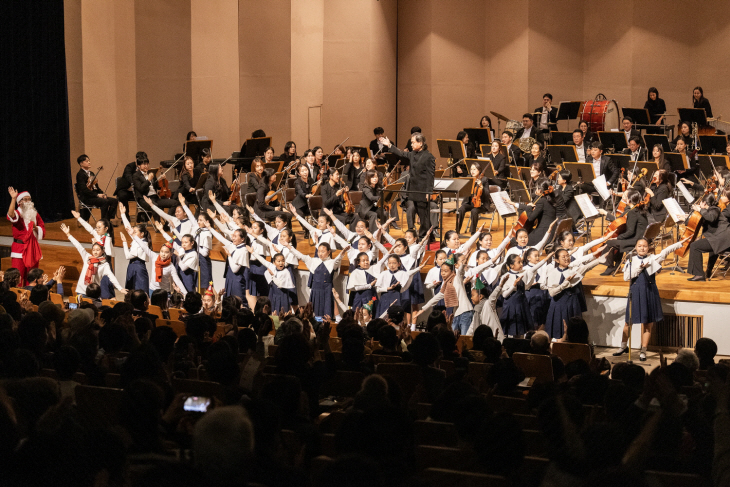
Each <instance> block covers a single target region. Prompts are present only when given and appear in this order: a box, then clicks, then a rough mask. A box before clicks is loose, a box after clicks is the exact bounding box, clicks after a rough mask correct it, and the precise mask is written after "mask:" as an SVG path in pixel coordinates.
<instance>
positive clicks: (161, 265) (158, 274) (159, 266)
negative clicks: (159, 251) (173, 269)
mask: <svg viewBox="0 0 730 487" xmlns="http://www.w3.org/2000/svg"><path fill="white" fill-rule="evenodd" d="M170 262H172V258H170V259H167V260H162V259H161V258H160V256H159V255H158V256H157V260H156V261H155V281H157V282H160V281H162V271H163V270H164V269H165V267H167V266H169V265H170Z"/></svg>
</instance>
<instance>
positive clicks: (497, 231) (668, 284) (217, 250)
mask: <svg viewBox="0 0 730 487" xmlns="http://www.w3.org/2000/svg"><path fill="white" fill-rule="evenodd" d="M487 221H488V220H487ZM61 223H62V222H55V223H48V224H46V236H45V238H44V240H43V241H42V242H41V248H42V249H43V254H44V263H45V266H44V267H47V268H46V269H44V270H46V272H47V273H50V272H53V270H55V267H54V266H56V265H60V264H63V263H62V262H55V259H54V253H55V252H54V250H56V249H59V246H58V245H57V244H58V243H61V242H63V243H64V244H63V245H67V243H68V240H67V239H66V236H65V235H64V234H63V232H62V231H61V229H60V225H61ZM63 223H66V224H67V225H69V227H70V228H71V232H72V235H73V236H74V237H76V238H77V239H78V240H79V241H80V242H82V243H88V242H89V241H90V236H89V234H88V233H87V232H86V231H85V230H84V229H83V228H81V227H80V226H78V224H77V222H76V221H75V220H73V219H69V220H64V222H63ZM455 224H456V217H455V216H453V214H448V215H444V229H445V230H448V229H449V228H452V229H453V228H455ZM401 227H402V228H404V227H405V216H403V218H402V222H401ZM596 227H597V228H595V229H594V231H593V236H592V238H597V237H598V236H599V233H600V225H596ZM148 228H149V230H150V234H151V235H152V245H153V248H154V249H155V250H158V249H159V247H160V246H161V245H162V243H163V238H162V236H161V235H160V234H158V233H155V232H154V229H153V227H152V226H151V225H150V226H149V227H148ZM464 228H466V223H465V224H464ZM507 228H511V219H508V220H507ZM114 230H115V233H116V234H115V246H116V247H119V248H121V247H122V242H121V239H120V238H119V233H120V232H123V231H124V230H123V229H122V227H121V226H120V227H116V228H115V229H114ZM294 230H295V232H297V238H298V242H299V246H298V248H299V250H300V251H301V252H303V253H305V254H309V255H313V248H312V247H313V246H312V245H311V242H309V241H304V239H303V238H302V232H301V227H300V225H299V223H298V222H297V221H296V220H295V222H294ZM492 233H493V235H494V239H493V240H494V245H495V246H496V245H497V244H498V243H499V242H500V241H501V239H502V235H503V222H502V221H499V224H498V222H497V220H495V222H494V227H493V228H492ZM125 235H126V232H125ZM391 235H393V236H394V237H400V236H402V235H403V231H401V230H391ZM10 236H12V233H11V226H10V223H9V222H8V221H7V219H2V220H1V221H0V237H10ZM4 240H6V242H7V243H0V246H9V245H10V243H9V240H8V239H4ZM465 240H466V237H462V241H465ZM54 244H56V245H54ZM54 247H55V249H54ZM433 252H434V251H433V250H432V251H430V252H429V254H433ZM64 253H66V252H64ZM211 257H212V259H214V260H220V261H222V260H223V256H222V254H221V245H220V243H218V242H217V241H215V239H214V246H213V251H212V252H211ZM431 262H433V259H431ZM686 263H687V259H686V258H684V259H682V260H681V261H680V265H683V266H685V267H686ZM670 264H671V262H670V261H669V260H667V261H666V262H665V265H667V266H668V265H670ZM430 267H431V266H430V265H429V266H428V267H427V268H425V269H424V270H423V272H424V273H425V272H427V271H428V270H429V269H430ZM301 268H302V269H305V267H304V265H303V264H302V265H301ZM604 269H605V267H603V266H598V267H597V268H595V269H593V270H592V271H591V272H589V273H588V275H587V276H586V277H585V279H584V281H583V283H584V286H585V289H586V291H587V292H589V293H591V294H593V295H596V296H625V295H626V293H627V291H628V283H626V282H625V281H624V280H623V274H622V273H620V272H619V273H617V275H616V276H615V277H611V276H608V277H606V276H600V273H601V272H603V270H604ZM342 271H343V272H347V257H345V258H344V259H343V266H342ZM689 277H691V276H689V275H688V274H686V273H680V272H672V271H670V270H668V269H664V270H663V271H662V272H661V273H660V274H659V275H658V276H657V285H658V287H659V292H660V294H661V297H662V298H664V299H667V300H675V301H693V302H700V303H730V293H728V292H727V282H726V281H725V280H724V279H722V277H720V278H717V279H715V280H713V281H709V282H689V281H687V279H688V278H689Z"/></svg>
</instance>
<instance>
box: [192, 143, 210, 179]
mask: <svg viewBox="0 0 730 487" xmlns="http://www.w3.org/2000/svg"><path fill="white" fill-rule="evenodd" d="M212 160H213V156H211V154H210V149H203V150H202V151H200V161H198V164H197V165H196V166H195V173H196V174H197V178H199V177H200V175H201V174H203V173H205V172H208V167H209V166H210V161H212Z"/></svg>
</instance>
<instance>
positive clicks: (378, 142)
mask: <svg viewBox="0 0 730 487" xmlns="http://www.w3.org/2000/svg"><path fill="white" fill-rule="evenodd" d="M373 135H374V136H375V138H374V139H373V140H371V141H370V146H369V148H370V154H371V155H372V156H373V157H376V156H375V154H378V156H377V157H381V156H380V154H382V153H383V152H385V146H384V145H383V137H385V130H384V129H383V127H375V128H374V129H373Z"/></svg>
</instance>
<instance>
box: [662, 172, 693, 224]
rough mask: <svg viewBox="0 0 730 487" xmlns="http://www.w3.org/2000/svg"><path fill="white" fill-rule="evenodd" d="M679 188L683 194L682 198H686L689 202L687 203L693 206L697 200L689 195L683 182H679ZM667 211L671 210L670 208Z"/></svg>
mask: <svg viewBox="0 0 730 487" xmlns="http://www.w3.org/2000/svg"><path fill="white" fill-rule="evenodd" d="M677 188H679V191H680V192H681V193H682V196H684V199H685V200H687V203H689V204H690V205H691V204H692V203H693V202H694V200H695V198H694V196H692V195H691V194H689V191H687V187H686V186H685V185H684V183H683V182H681V181H680V182H678V183H677ZM667 209H669V208H667ZM675 221H676V220H675Z"/></svg>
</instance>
